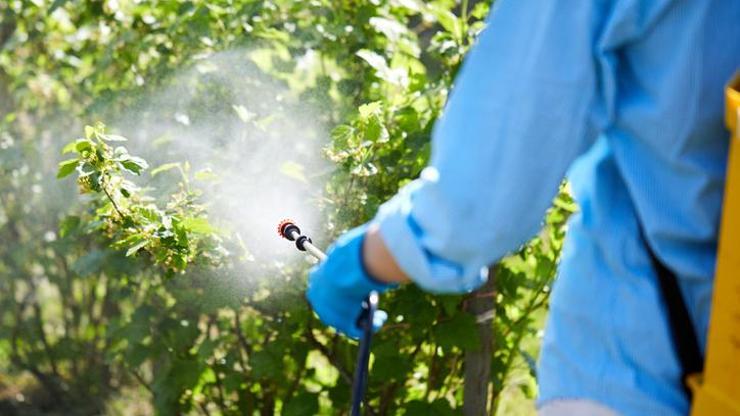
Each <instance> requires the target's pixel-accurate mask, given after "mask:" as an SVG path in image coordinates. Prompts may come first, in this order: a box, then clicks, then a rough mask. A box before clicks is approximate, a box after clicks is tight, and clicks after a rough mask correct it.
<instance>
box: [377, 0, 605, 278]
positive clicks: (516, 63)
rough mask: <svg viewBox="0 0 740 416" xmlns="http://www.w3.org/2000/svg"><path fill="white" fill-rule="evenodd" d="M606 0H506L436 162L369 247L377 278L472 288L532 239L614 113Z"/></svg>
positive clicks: (474, 55) (461, 81)
mask: <svg viewBox="0 0 740 416" xmlns="http://www.w3.org/2000/svg"><path fill="white" fill-rule="evenodd" d="M599 4H601V2H596V1H594V2H591V1H589V2H582V1H548V2H528V1H520V0H500V1H498V2H497V3H496V6H495V7H494V10H493V11H492V12H491V16H490V18H489V26H488V28H487V29H485V30H484V32H483V33H482V34H481V36H480V39H479V40H478V43H477V45H475V46H474V47H473V49H472V51H471V52H470V54H469V56H468V57H467V59H466V61H465V63H464V65H463V68H462V69H461V72H460V75H459V76H458V78H457V80H456V85H455V86H454V89H453V94H452V96H451V98H450V101H449V103H448V105H447V108H446V112H445V114H444V115H443V116H442V118H441V119H440V120H439V122H438V123H437V125H436V127H435V130H434V134H433V142H432V149H433V150H432V160H431V165H430V167H428V168H427V169H425V171H424V172H423V173H422V176H421V178H420V179H418V180H417V181H415V182H413V183H412V184H410V185H409V186H407V187H406V188H404V189H403V190H402V191H401V192H400V193H399V195H397V196H396V197H395V198H393V199H392V200H391V201H389V202H388V203H386V204H385V205H384V206H383V207H382V208H381V211H380V212H379V214H378V216H377V217H376V219H375V220H374V223H375V224H376V225H375V228H371V230H370V231H369V232H368V234H367V236H366V241H365V243H364V248H363V254H364V262H365V266H366V268H367V269H368V271H369V273H370V274H371V275H372V276H373V277H375V278H376V279H378V280H380V281H386V282H402V281H405V280H406V279H407V278H411V280H413V281H414V282H415V283H417V284H418V285H419V286H421V287H422V288H424V289H426V290H429V291H433V292H460V291H468V290H471V289H473V288H475V287H477V286H478V285H480V284H481V283H482V282H483V281H485V278H486V275H485V270H486V266H487V265H488V264H490V263H492V262H494V261H495V260H497V259H499V258H500V257H502V256H504V255H505V254H506V253H508V252H510V251H511V250H514V249H516V248H517V247H518V246H519V245H521V244H522V243H524V242H525V241H526V240H527V239H528V238H530V237H532V236H533V235H534V234H535V233H536V232H537V230H538V229H539V228H540V226H541V221H542V218H543V216H544V213H545V211H546V210H547V208H548V207H549V205H550V204H551V201H552V199H553V197H554V196H555V194H556V193H557V190H558V186H559V184H560V182H561V181H562V179H563V177H564V174H565V172H566V170H567V168H568V167H569V166H570V164H571V163H572V162H573V160H574V159H575V158H576V157H578V156H579V155H580V154H581V153H583V152H584V151H585V150H586V149H587V148H588V147H589V146H590V144H591V143H592V142H593V140H594V139H595V136H596V134H597V131H598V129H599V128H601V127H603V126H602V125H601V124H602V123H604V122H605V120H606V119H607V118H608V115H607V112H608V109H607V108H606V107H605V106H604V105H603V104H602V103H603V102H605V101H608V100H605V99H604V96H603V95H604V94H607V95H608V94H610V93H613V91H612V87H613V86H612V85H610V84H609V83H610V82H611V80H610V79H600V78H599V74H600V70H603V68H599V67H597V65H598V62H599V61H598V58H599V57H596V56H594V55H595V52H594V51H595V50H596V49H597V48H596V45H595V42H597V38H598V33H599V30H600V29H601V28H600V25H601V22H602V20H603V16H602V14H603V11H602V10H600V9H599V7H600V6H599Z"/></svg>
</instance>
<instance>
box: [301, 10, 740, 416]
mask: <svg viewBox="0 0 740 416" xmlns="http://www.w3.org/2000/svg"><path fill="white" fill-rule="evenodd" d="M739 22H740V2H736V1H721V0H714V1H710V0H708V1H683V2H681V1H670V0H665V1H661V0H656V1H621V2H618V1H606V0H604V1H589V2H580V1H579V2H576V1H565V0H560V1H550V2H531V1H516V0H499V1H498V2H496V4H495V5H494V8H493V10H492V12H491V14H490V16H489V18H488V27H487V29H485V30H484V31H483V32H482V34H481V35H480V38H479V40H478V42H477V44H476V45H475V46H474V47H473V48H472V50H471V51H470V53H469V56H468V57H467V59H466V61H465V63H464V64H463V67H462V69H461V71H460V74H459V76H458V78H457V80H456V83H455V86H454V89H453V92H452V95H451V97H450V100H449V102H448V104H447V107H446V111H445V113H444V115H443V116H442V117H441V118H440V120H439V121H438V123H437V125H436V127H435V130H434V133H433V137H432V149H433V150H432V158H431V163H430V165H429V166H428V167H427V168H426V169H425V170H424V171H423V173H422V174H421V176H420V178H418V179H417V180H416V181H414V182H412V183H411V184H409V185H408V186H406V187H404V188H403V189H402V190H401V191H400V192H399V193H398V194H397V195H396V196H395V197H394V198H392V199H391V200H390V201H388V202H387V203H385V204H384V205H383V206H382V207H381V209H380V210H379V212H378V213H377V215H376V217H375V218H374V219H373V220H372V221H370V222H369V223H368V224H364V225H362V226H360V227H357V228H355V229H353V230H351V231H349V232H347V233H346V234H344V235H342V236H341V237H340V238H339V239H338V240H337V241H336V242H335V243H334V244H333V245H332V247H331V248H330V249H329V251H328V253H327V254H328V257H327V258H326V260H324V261H323V262H321V263H320V264H318V265H317V266H316V267H315V268H314V269H313V270H312V271H311V272H310V275H309V284H308V290H307V298H308V300H309V302H310V303H311V305H312V307H313V308H314V310H315V312H316V313H317V314H318V316H319V317H320V318H321V319H322V321H323V322H325V323H326V324H328V325H330V326H332V327H334V328H336V329H337V330H338V331H339V332H342V333H344V334H346V335H348V336H352V337H357V336H358V334H359V332H358V331H359V329H358V328H357V318H358V316H359V315H360V314H361V312H362V306H361V305H362V301H363V299H365V298H366V297H367V296H368V294H369V293H371V292H378V293H383V292H385V291H388V290H392V289H393V288H394V287H396V286H397V285H398V284H403V283H406V282H413V283H414V284H416V285H418V286H419V287H421V288H422V289H424V290H427V291H430V292H434V293H460V292H469V291H472V290H474V289H475V288H477V287H479V286H480V285H481V284H482V283H484V282H485V281H486V279H487V275H486V270H487V266H488V265H489V264H492V263H493V262H495V261H496V260H498V259H500V258H501V257H503V256H504V255H506V254H507V253H508V252H510V251H512V250H514V249H516V248H517V247H518V246H520V245H521V244H522V243H524V242H525V241H526V240H527V239H528V238H530V237H532V236H533V235H534V234H535V233H536V232H537V230H538V229H539V227H540V224H541V220H542V218H543V216H544V213H545V211H546V210H547V208H548V207H549V205H550V202H551V200H552V199H553V197H554V196H555V194H556V192H557V190H558V187H559V184H560V183H561V181H562V180H563V178H564V177H567V179H568V180H569V182H570V184H571V189H572V193H573V196H574V197H575V199H576V200H577V201H578V203H579V206H580V211H579V212H578V213H577V214H575V215H574V216H573V217H572V218H571V219H570V221H569V225H568V233H567V237H566V242H565V247H564V250H563V254H562V258H561V262H560V265H559V277H558V279H557V280H556V283H555V285H554V288H553V292H552V297H551V301H550V312H549V316H548V319H547V323H546V329H545V336H544V340H543V344H542V351H541V357H540V361H539V368H538V379H539V385H540V397H539V412H540V414H542V415H556V414H576V415H577V414H590V415H599V414H603V415H608V414H624V415H658V414H659V415H674V414H676V415H677V414H685V413H686V412H687V411H688V406H689V400H688V397H687V395H686V393H685V389H684V386H683V385H682V373H683V371H684V368H683V364H684V360H683V358H682V356H681V354H682V352H681V346H678V345H675V343H674V342H673V337H672V336H671V327H670V325H669V318H670V317H669V316H668V313H667V312H666V308H665V305H664V300H663V298H662V296H661V289H660V285H661V282H662V280H660V279H662V277H661V276H669V277H670V279H673V281H675V282H677V287H678V292H679V293H680V296H681V297H682V298H683V301H684V304H685V306H686V308H685V313H686V314H687V316H688V318H687V322H684V324H685V325H687V326H688V328H687V331H688V332H689V333H693V334H695V335H696V340H695V343H696V347H695V348H694V350H695V351H693V354H694V355H696V354H701V350H702V349H703V346H704V342H705V337H706V332H707V325H708V318H709V306H710V297H711V291H712V275H713V270H714V264H715V257H716V242H717V229H718V222H719V216H720V209H721V203H722V193H723V191H722V190H723V181H724V173H725V166H726V153H727V139H726V137H725V133H724V130H723V125H722V85H723V83H724V82H725V81H726V80H728V79H729V78H730V77H731V75H732V73H733V72H734V71H735V70H736V69H737V68H738V67H740V23H739ZM376 321H378V323H379V320H376Z"/></svg>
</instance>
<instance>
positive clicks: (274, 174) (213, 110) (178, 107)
mask: <svg viewBox="0 0 740 416" xmlns="http://www.w3.org/2000/svg"><path fill="white" fill-rule="evenodd" d="M143 102H145V103H146V104H144V105H142V106H141V107H140V108H137V109H134V110H133V111H131V112H130V113H128V114H123V115H122V116H121V117H120V119H118V120H113V121H112V122H111V123H110V124H111V126H112V128H113V129H114V130H117V131H119V132H120V133H122V134H124V135H126V136H127V137H129V138H130V139H131V140H132V142H131V147H134V148H135V149H133V150H132V153H134V154H139V155H141V156H143V157H144V158H145V159H147V160H149V161H150V163H151V165H152V166H153V167H156V166H157V165H159V164H162V163H168V162H184V161H187V162H189V163H190V164H191V165H192V172H200V174H199V175H198V176H199V177H201V178H206V179H208V178H210V177H212V176H213V175H215V176H216V177H217V179H216V180H204V181H196V182H195V183H194V185H195V186H197V187H199V188H201V189H203V191H204V196H203V199H204V201H207V202H208V209H209V213H210V214H211V217H212V218H214V222H215V223H216V224H217V225H218V224H221V225H227V226H228V227H229V228H230V229H232V230H233V231H235V232H237V233H239V235H240V236H241V237H242V239H243V241H244V242H245V244H246V246H247V248H248V249H249V251H250V252H251V253H252V254H253V255H254V257H255V260H256V261H258V262H265V261H288V260H290V259H295V258H296V257H299V256H298V255H297V253H296V252H295V250H294V249H292V248H291V247H290V245H289V244H288V243H287V242H285V241H284V240H281V239H280V238H279V237H278V236H277V233H276V226H277V224H278V222H279V221H280V220H282V219H283V218H291V219H293V220H295V221H296V223H297V224H299V225H300V226H301V228H302V229H303V230H304V231H306V232H307V233H308V232H311V231H312V230H313V231H316V230H318V229H319V223H320V221H319V218H318V208H317V205H318V204H317V202H318V200H319V199H320V198H321V194H322V190H323V187H324V182H325V180H326V179H327V177H328V174H329V173H330V171H331V167H330V166H329V165H328V164H327V163H326V161H325V160H324V159H323V158H322V157H321V148H322V146H323V145H324V140H325V137H326V131H325V130H324V129H323V126H321V123H320V122H318V121H317V119H316V114H315V113H314V112H313V111H312V110H311V108H308V106H306V105H303V104H301V103H300V100H299V99H298V98H297V97H296V96H295V95H294V93H292V92H291V91H290V90H289V89H288V88H287V87H285V86H282V85H280V84H279V83H278V82H277V81H275V80H274V79H271V78H270V77H267V76H265V75H264V74H261V73H260V71H259V70H258V69H257V68H256V67H255V65H254V64H253V63H252V62H251V61H250V59H249V54H248V52H247V51H231V52H224V53H218V54H214V55H211V56H209V57H207V58H204V59H201V60H200V61H199V62H198V63H197V64H195V65H194V66H193V67H192V68H189V69H185V70H183V71H182V72H181V73H178V74H176V75H174V76H173V77H171V78H170V79H169V80H168V81H167V82H166V86H165V87H164V88H163V89H162V90H161V91H160V92H158V93H155V94H154V95H153V96H151V97H147V99H146V100H143ZM174 172H175V171H170V172H168V173H167V174H163V175H172V176H171V178H176V177H175V175H176V174H175V173H174ZM153 184H155V185H156V186H158V187H162V186H165V185H164V184H163V183H162V181H161V180H155V181H153ZM155 194H156V192H155Z"/></svg>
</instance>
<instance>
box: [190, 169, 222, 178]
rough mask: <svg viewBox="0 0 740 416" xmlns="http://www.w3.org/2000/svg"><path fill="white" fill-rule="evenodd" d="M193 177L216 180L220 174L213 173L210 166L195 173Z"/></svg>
mask: <svg viewBox="0 0 740 416" xmlns="http://www.w3.org/2000/svg"><path fill="white" fill-rule="evenodd" d="M193 177H194V178H195V179H197V180H199V181H216V180H218V175H216V174H215V173H213V170H211V169H210V168H205V169H201V170H199V171H197V172H195V174H194V175H193Z"/></svg>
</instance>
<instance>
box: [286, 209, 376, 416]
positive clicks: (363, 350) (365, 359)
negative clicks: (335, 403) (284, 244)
mask: <svg viewBox="0 0 740 416" xmlns="http://www.w3.org/2000/svg"><path fill="white" fill-rule="evenodd" d="M278 234H280V236H281V237H283V238H285V239H286V240H288V241H295V246H296V248H297V249H298V250H300V251H305V252H307V253H308V254H310V255H312V256H313V257H315V258H316V259H317V260H319V261H324V260H325V259H326V254H324V252H323V251H321V250H320V249H319V248H317V247H316V246H314V245H313V241H311V238H310V237H308V236H305V235H303V234H301V229H300V228H298V226H297V225H295V224H294V223H293V222H292V221H290V220H283V221H281V222H280V224H278ZM377 310H378V293H377V292H375V291H373V292H370V294H369V295H368V296H367V298H365V300H363V301H362V313H361V314H360V317H359V318H358V319H357V325H358V326H359V328H360V329H361V330H362V336H361V337H360V349H359V351H358V352H357V363H356V365H355V373H354V377H353V380H352V412H351V415H352V416H360V406H361V404H362V401H363V399H364V396H365V387H366V386H367V375H368V363H369V361H370V342H371V341H372V337H373V317H374V316H375V312H376V311H377Z"/></svg>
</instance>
